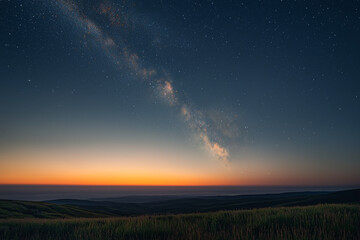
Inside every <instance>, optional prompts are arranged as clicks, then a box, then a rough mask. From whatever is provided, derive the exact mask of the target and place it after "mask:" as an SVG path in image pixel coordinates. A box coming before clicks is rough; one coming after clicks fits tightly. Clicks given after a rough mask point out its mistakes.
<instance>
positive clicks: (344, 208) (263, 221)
mask: <svg viewBox="0 0 360 240" xmlns="http://www.w3.org/2000/svg"><path fill="white" fill-rule="evenodd" d="M0 239H14V240H16V239H24V240H26V239H54V240H56V239H89V240H91V239H189V240H190V239H204V240H209V239H360V206H358V205H317V206H309V207H281V208H266V209H255V210H239V211H221V212H214V213H201V214H200V213H199V214H179V215H163V216H140V217H121V218H97V219H59V220H44V219H22V220H19V219H18V220H15V219H14V220H1V221H0Z"/></svg>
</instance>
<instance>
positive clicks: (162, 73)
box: [52, 0, 236, 165]
mask: <svg viewBox="0 0 360 240" xmlns="http://www.w3.org/2000/svg"><path fill="white" fill-rule="evenodd" d="M52 3H53V4H55V5H56V6H58V7H59V8H60V9H59V10H60V11H61V12H62V13H63V14H64V15H65V16H66V17H68V19H69V20H70V21H71V22H72V23H73V24H75V25H76V26H77V28H78V29H79V30H80V31H82V33H83V34H85V35H86V36H88V37H91V38H93V39H95V40H96V42H97V44H98V45H99V46H100V47H101V48H102V49H103V53H104V54H105V55H106V56H108V57H109V58H110V59H111V60H112V61H113V63H114V64H115V65H116V66H118V67H121V68H122V67H124V66H126V67H127V68H128V70H130V71H131V73H132V74H133V75H134V78H136V79H138V80H143V81H144V84H147V85H148V86H149V87H150V88H151V89H153V91H154V93H155V95H156V96H157V97H158V98H159V99H161V100H162V101H163V102H164V103H165V104H167V105H169V106H170V107H173V108H177V109H178V110H179V112H180V113H181V115H182V116H183V119H184V121H185V123H186V124H187V125H188V127H189V128H190V129H191V130H192V131H193V132H194V133H195V134H196V135H197V136H198V139H200V140H201V141H202V143H203V146H204V147H205V148H206V149H207V150H208V151H209V152H210V153H211V154H212V155H213V156H215V157H216V158H217V159H219V160H220V161H221V162H223V163H224V164H226V165H228V164H229V157H230V155H229V150H228V149H227V148H226V147H224V146H223V145H222V144H221V137H219V136H220V135H221V134H222V133H221V132H215V130H214V129H212V128H211V125H210V123H209V122H207V121H206V118H205V117H204V114H203V113H202V112H201V110H199V109H196V108H195V107H190V106H189V104H185V103H184V102H183V101H182V99H181V98H180V97H179V96H178V94H177V92H178V91H177V90H176V89H175V88H174V86H173V82H174V81H175V79H173V78H172V77H171V76H170V75H169V74H168V73H167V72H166V70H164V69H161V70H158V69H155V68H152V67H147V66H143V64H142V62H143V61H142V59H140V57H139V55H138V54H137V53H136V52H134V51H132V50H131V49H130V47H129V46H127V45H126V44H125V41H122V39H121V38H116V40H115V38H113V37H112V36H111V34H108V33H105V31H104V30H103V25H106V24H108V25H111V26H113V27H116V28H117V29H118V31H125V30H128V29H127V26H128V25H129V24H130V23H131V21H130V20H129V17H128V16H124V14H121V13H120V12H119V9H116V7H115V6H114V5H113V4H112V3H111V2H108V1H104V2H100V3H98V6H97V8H98V9H99V10H98V11H97V12H96V14H97V15H100V16H105V17H106V20H107V23H106V24H98V23H96V22H95V21H94V20H92V19H91V17H90V16H88V14H87V12H86V11H85V10H83V9H80V8H79V6H78V5H77V4H76V3H75V2H73V1H67V0H56V1H54V2H52ZM122 4H127V3H126V2H125V1H124V2H122ZM94 7H95V8H96V6H94ZM128 31H129V30H128ZM233 128H234V129H235V130H236V126H234V127H233ZM210 132H212V133H210ZM213 135H215V136H217V137H216V140H215V139H213V137H212V136H213Z"/></svg>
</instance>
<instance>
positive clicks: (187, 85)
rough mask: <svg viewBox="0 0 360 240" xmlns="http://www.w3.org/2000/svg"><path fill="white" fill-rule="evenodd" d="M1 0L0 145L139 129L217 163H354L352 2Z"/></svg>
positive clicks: (355, 17)
mask: <svg viewBox="0 0 360 240" xmlns="http://www.w3.org/2000/svg"><path fill="white" fill-rule="evenodd" d="M0 6H1V8H0V18H1V21H0V26H1V31H0V53H1V55H0V66H1V68H0V79H1V88H0V113H1V120H0V132H1V134H0V149H2V151H10V150H9V149H12V150H11V151H15V152H16V151H18V152H19V151H23V149H28V148H30V149H31V148H36V149H38V148H39V149H42V148H45V149H47V148H48V147H49V146H63V145H67V144H69V142H70V143H71V144H74V145H76V144H80V145H85V146H86V145H87V144H90V143H89V142H91V144H93V142H95V143H96V144H99V145H106V144H107V143H108V142H112V143H113V142H117V141H126V139H128V138H129V137H134V136H136V137H134V139H143V138H144V139H147V138H149V139H152V140H150V141H151V142H153V141H155V142H156V141H159V143H158V144H159V146H160V145H162V144H164V143H165V142H173V143H174V144H175V145H176V144H179V145H181V146H184V149H187V151H190V152H192V151H195V152H199V151H200V152H201V151H202V150H204V151H206V149H207V150H208V151H209V152H210V153H211V154H210V155H213V157H214V158H215V159H216V158H217V159H219V160H221V161H223V162H225V164H226V165H228V164H230V165H231V163H234V162H235V163H236V162H241V161H242V162H247V161H252V160H247V159H245V158H244V157H242V156H243V155H242V152H243V150H244V149H246V150H247V149H251V152H262V153H263V152H265V153H266V154H270V153H271V154H275V153H276V154H275V156H278V154H286V155H287V156H288V155H295V156H298V158H300V159H302V160H299V159H297V160H286V157H285V158H284V159H283V161H285V162H286V161H289V162H288V163H289V166H291V164H292V162H291V161H295V163H296V164H299V163H301V161H304V162H307V166H308V168H311V164H314V165H316V166H317V165H319V166H320V165H322V166H323V165H326V163H327V161H330V160H328V159H329V158H331V159H332V160H331V161H330V162H331V166H332V167H333V168H334V169H336V168H338V169H339V170H338V171H339V172H338V173H339V174H340V175H341V176H345V175H346V174H347V171H348V169H353V168H354V167H356V168H357V167H360V158H359V157H360V150H359V149H360V148H359V146H360V124H359V123H360V81H359V79H360V58H359V55H360V44H358V43H359V42H360V9H359V6H360V3H359V1H285V0H284V1H250V0H249V1H165V0H161V1H136V0H135V1H125V0H123V1H120V0H119V1H115V0H112V1H110V0H108V1H98V0H91V1H81V0H79V1H71V0H51V1H17V0H3V1H0ZM159 139H161V140H159ZM134 141H135V142H136V141H137V140H134ZM71 144H70V145H71ZM96 144H95V145H96ZM139 149H140V151H141V146H139ZM201 149H202V150H201ZM179 151H180V150H179ZM274 152H275V153H274ZM266 154H265V155H266ZM271 154H270V155H271ZM282 157H283V156H282ZM274 158H276V157H274ZM305 158H306V160H304V159H305ZM9 159H10V158H4V157H3V158H2V159H0V161H2V162H6V161H10V160H9ZM11 161H12V160H11ZM264 161H265V162H266V161H268V162H267V163H266V164H269V165H272V161H273V160H271V159H269V160H264ZM261 162H262V161H261ZM295 163H294V164H295ZM219 164H220V165H221V163H219ZM266 164H265V165H266ZM277 164H278V163H277ZM277 164H275V165H277ZM296 164H295V165H296ZM280 165H281V164H280ZM340 166H345V167H344V168H341V167H340ZM243 167H244V166H242V168H243ZM249 168H250V167H249ZM264 168H266V167H264ZM316 169H318V168H316ZM319 169H320V168H319ZM239 171H240V170H239ZM244 171H246V170H244ZM264 171H265V170H264ZM283 171H285V172H287V173H288V172H289V171H290V172H291V170H289V169H288V168H287V170H283ZM314 171H315V170H314ZM332 171H335V170H331V171H330V170H329V171H328V172H329V175H330V172H332ZM314 174H315V173H314ZM350 175H351V174H350ZM352 179H353V180H346V181H345V180H343V181H342V182H341V181H340V182H341V183H359V178H357V179H354V178H352ZM0 180H1V179H0ZM314 181H315V180H314ZM4 182H6V181H4Z"/></svg>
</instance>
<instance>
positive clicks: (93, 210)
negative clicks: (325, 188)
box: [0, 189, 360, 218]
mask: <svg viewBox="0 0 360 240" xmlns="http://www.w3.org/2000/svg"><path fill="white" fill-rule="evenodd" d="M131 199H132V198H131V197H125V198H115V199H114V198H112V199H102V200H101V199H99V200H77V199H58V200H50V201H46V202H30V201H11V200H0V218H29V217H35V218H72V217H85V218H94V217H111V216H133V215H145V214H167V213H192V212H210V211H219V210H236V209H252V208H265V207H280V206H307V205H316V204H327V203H353V204H360V189H354V190H346V191H339V192H330V193H329V192H298V193H280V194H261V195H237V196H208V197H179V198H174V197H164V196H144V199H143V200H141V197H140V196H135V197H134V198H133V199H135V202H125V201H131Z"/></svg>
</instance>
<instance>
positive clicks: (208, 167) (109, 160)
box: [0, 147, 359, 186]
mask: <svg viewBox="0 0 360 240" xmlns="http://www.w3.org/2000/svg"><path fill="white" fill-rule="evenodd" d="M89 149H90V150H89ZM295 163H297V164H298V165H295ZM0 165H1V168H0V184H55V185H149V186H150V185H151V186H156V185H161V186H190V185H203V186H204V185H248V186H250V185H322V184H323V185H331V184H352V183H354V181H355V182H356V181H359V177H354V176H356V171H354V170H350V169H349V170H346V172H347V174H346V175H339V174H338V175H336V172H337V169H331V168H329V167H328V168H327V169H326V171H324V172H321V171H320V170H319V169H318V168H315V167H314V166H313V165H311V166H309V167H307V166H306V165H304V164H301V161H281V160H278V159H277V160H274V159H269V158H267V159H262V157H261V156H252V155H244V156H243V158H242V159H238V160H237V161H233V162H231V164H230V166H226V165H224V164H222V163H221V162H219V161H218V160H217V159H211V157H210V156H207V155H205V154H199V153H196V152H195V153H194V152H184V151H181V150H179V151H174V149H168V148H166V147H163V149H156V148H152V147H148V148H141V151H140V150H137V151H136V148H135V147H134V148H131V147H125V148H122V149H96V148H95V149H93V148H88V149H76V150H74V149H72V150H71V149H63V150H59V149H56V150H54V149H53V150H51V149H50V150H49V149H47V150H34V149H27V150H25V149H22V150H21V151H19V150H18V151H14V150H13V151H8V152H2V153H0Z"/></svg>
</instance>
